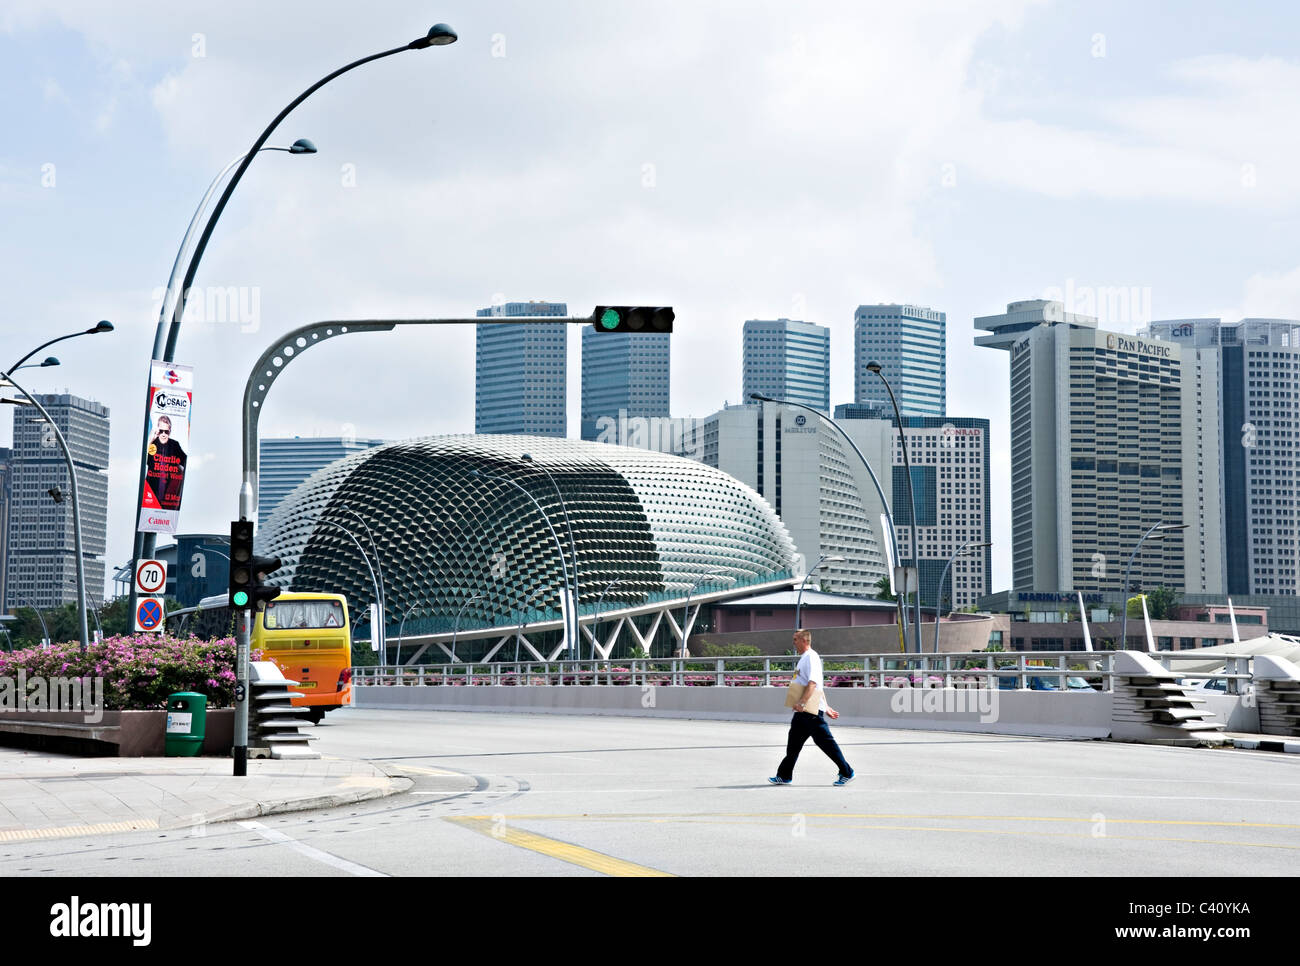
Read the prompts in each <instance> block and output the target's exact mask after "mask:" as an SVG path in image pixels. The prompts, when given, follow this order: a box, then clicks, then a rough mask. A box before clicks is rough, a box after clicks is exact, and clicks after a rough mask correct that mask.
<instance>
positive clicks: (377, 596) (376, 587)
mask: <svg viewBox="0 0 1300 966" xmlns="http://www.w3.org/2000/svg"><path fill="white" fill-rule="evenodd" d="M312 522H313V523H315V524H316V525H317V526H326V527H333V528H334V529H335V530H338V531H339V532H340V533H342V534H343V535H344V536H346V537H347V538H348V539H349V540H351V541H352V544H353V546H355V547H356V548H357V552H358V553H359V554H361V559H362V560H364V561H365V563H366V569H367V570H369V571H370V582H371V584H372V585H373V586H374V590H375V603H379V601H380V599H381V598H380V593H379V580H378V579H377V578H376V577H375V568H374V567H372V566H370V557H369V556H368V555H367V554H366V550H365V548H364V547H362V546H361V541H360V540H358V539H357V538H356V537H355V536H354V535H353V533H352V531H351V530H349V529H348V528H347V527H345V526H343V525H342V524H340V523H335V522H334V521H333V520H324V519H322V518H320V517H315V518H313V520H312ZM375 609H376V611H378V613H379V625H380V626H379V627H378V628H376V627H375V626H374V625H371V628H370V639H371V642H372V643H375V644H380V645H381V646H382V642H383V640H384V630H383V623H384V608H383V606H382V605H381V606H379V607H376V608H375ZM375 635H378V637H376V636H375ZM383 653H384V652H383V651H380V657H381V658H382V657H383Z"/></svg>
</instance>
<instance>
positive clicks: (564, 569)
mask: <svg viewBox="0 0 1300 966" xmlns="http://www.w3.org/2000/svg"><path fill="white" fill-rule="evenodd" d="M469 475H470V476H473V477H478V478H480V479H484V480H495V481H496V482H497V483H508V484H509V485H510V486H513V487H514V488H515V489H516V490H518V491H519V492H520V493H522V494H523V495H524V496H526V497H528V499H530V500H532V501H533V506H535V507H537V512H538V513H540V514H541V515H542V519H543V520H545V521H546V526H547V528H548V529H549V530H550V531H551V537H552V538H553V539H554V540H555V549H556V550H557V551H558V552H559V554H560V575H561V577H563V578H564V580H563V583H561V584H560V586H561V587H562V588H564V590H563V591H562V593H561V596H563V594H565V593H568V588H569V568H568V565H567V564H566V563H565V562H564V545H563V544H561V543H560V535H559V534H558V533H556V532H555V527H553V526H552V525H551V518H550V517H548V516H547V515H546V511H545V510H543V509H542V505H541V504H540V503H538V502H537V498H536V497H535V496H533V495H532V494H531V493H529V492H528V491H527V490H525V489H524V488H523V487H522V486H520V485H519V484H518V483H516V482H515V481H514V480H512V479H508V478H507V477H503V476H492V475H491V474H490V473H484V472H483V471H482V470H470V471H469ZM572 610H573V611H574V614H573V617H574V618H575V620H574V622H573V623H574V626H575V627H576V625H577V620H576V618H577V607H576V606H575V607H573V608H572ZM569 631H570V628H569V627H567V626H566V627H565V628H564V634H565V636H567V635H568V634H569ZM577 646H578V642H577V641H576V640H575V639H573V638H570V640H569V650H570V652H573V653H571V654H570V657H569V659H570V660H577V655H576V652H575V648H577Z"/></svg>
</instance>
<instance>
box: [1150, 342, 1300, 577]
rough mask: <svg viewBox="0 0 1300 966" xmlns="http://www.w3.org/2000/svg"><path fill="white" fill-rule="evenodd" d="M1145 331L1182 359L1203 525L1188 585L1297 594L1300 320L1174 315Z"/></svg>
mask: <svg viewBox="0 0 1300 966" xmlns="http://www.w3.org/2000/svg"><path fill="white" fill-rule="evenodd" d="M1142 335H1143V336H1144V337H1147V338H1154V339H1157V340H1159V341H1161V342H1171V343H1175V344H1177V345H1178V346H1179V348H1180V349H1181V351H1182V356H1183V365H1184V371H1185V375H1184V385H1185V387H1186V391H1185V392H1184V394H1183V420H1184V426H1185V427H1186V429H1187V431H1188V432H1189V433H1190V434H1191V435H1192V440H1191V441H1190V442H1191V444H1192V445H1189V446H1188V447H1187V450H1188V452H1187V459H1186V461H1185V463H1184V481H1185V483H1186V484H1187V486H1186V487H1185V489H1186V490H1187V505H1188V510H1189V512H1190V513H1195V514H1196V515H1198V516H1199V517H1200V518H1201V520H1202V530H1203V532H1202V534H1201V535H1200V539H1199V540H1198V542H1197V544H1195V545H1191V544H1189V548H1188V558H1189V559H1188V566H1189V574H1188V590H1189V591H1191V592H1199V593H1225V592H1226V593H1228V594H1237V595H1242V594H1252V595H1281V596H1287V597H1294V596H1295V595H1297V594H1300V574H1298V573H1297V567H1298V566H1300V565H1298V564H1297V537H1298V535H1300V534H1298V532H1297V531H1298V530H1300V479H1297V469H1300V435H1298V434H1297V431H1298V430H1300V321H1295V320H1291V319H1242V320H1241V321H1240V322H1237V323H1230V324H1225V323H1224V322H1222V321H1220V320H1219V319H1173V320H1169V321H1161V322H1152V323H1151V324H1150V326H1148V327H1147V328H1146V329H1144V330H1143V331H1142ZM1198 584H1199V586H1197V585H1198Z"/></svg>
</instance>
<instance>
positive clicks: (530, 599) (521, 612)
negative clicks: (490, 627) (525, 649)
mask: <svg viewBox="0 0 1300 966" xmlns="http://www.w3.org/2000/svg"><path fill="white" fill-rule="evenodd" d="M550 592H551V588H550V587H538V588H537V589H536V590H534V591H533V592H532V593H531V594H529V595H528V599H527V600H525V601H524V602H523V603H522V604H520V605H519V630H517V631H515V663H516V664H518V663H519V642H520V639H521V638H522V637H523V636H524V611H526V610H527V609H528V605H529V604H531V603H532V602H533V601H535V600H536V599H537V598H538V596H540V595H541V594H548V593H550Z"/></svg>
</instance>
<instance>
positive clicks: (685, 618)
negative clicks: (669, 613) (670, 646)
mask: <svg viewBox="0 0 1300 966" xmlns="http://www.w3.org/2000/svg"><path fill="white" fill-rule="evenodd" d="M726 579H727V577H726V575H725V574H709V575H708V576H707V577H701V578H700V579H699V580H697V581H695V583H693V584H691V589H690V590H688V591H687V592H686V604H685V605H684V606H683V607H682V657H684V658H685V657H690V656H691V652H690V648H688V647H687V646H686V638H687V633H686V624H687V622H689V621H690V619H691V595H692V594H694V593H695V588H696V587H698V586H700V584H702V583H704V582H705V581H706V580H726ZM699 610H700V608H699V606H698V605H697V606H696V608H695V611H696V613H699ZM648 656H649V655H647V657H648Z"/></svg>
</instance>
